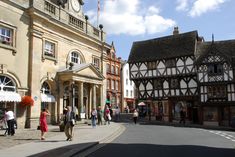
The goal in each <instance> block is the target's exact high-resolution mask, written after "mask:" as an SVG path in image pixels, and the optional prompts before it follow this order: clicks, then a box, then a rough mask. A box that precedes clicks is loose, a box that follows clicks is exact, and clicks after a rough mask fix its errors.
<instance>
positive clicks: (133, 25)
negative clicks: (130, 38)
mask: <svg viewBox="0 0 235 157" xmlns="http://www.w3.org/2000/svg"><path fill="white" fill-rule="evenodd" d="M142 2H143V1H142ZM103 3H104V4H103V6H102V8H101V14H100V18H99V21H100V22H99V23H102V24H103V25H104V30H105V31H106V32H107V33H108V34H116V35H119V34H127V35H143V34H155V33H158V32H163V31H165V30H167V29H168V28H170V27H173V26H174V25H175V24H176V22H175V21H174V20H172V19H167V18H164V17H162V16H161V15H160V9H159V8H157V7H155V6H150V7H148V8H144V5H142V4H141V0H109V1H108V0H107V1H103ZM143 10H146V12H144V11H143ZM94 13H95V11H89V12H87V15H88V16H89V18H90V19H89V21H91V22H93V23H94V22H96V14H94Z"/></svg>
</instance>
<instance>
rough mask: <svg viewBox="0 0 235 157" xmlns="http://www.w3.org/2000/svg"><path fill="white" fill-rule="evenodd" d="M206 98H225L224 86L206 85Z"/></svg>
mask: <svg viewBox="0 0 235 157" xmlns="http://www.w3.org/2000/svg"><path fill="white" fill-rule="evenodd" d="M207 89H208V90H207V91H208V98H226V97H227V94H226V86H222V85H221V86H208V87H207Z"/></svg>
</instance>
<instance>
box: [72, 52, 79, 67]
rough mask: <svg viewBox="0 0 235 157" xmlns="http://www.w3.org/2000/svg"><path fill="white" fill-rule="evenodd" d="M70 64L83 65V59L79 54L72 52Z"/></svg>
mask: <svg viewBox="0 0 235 157" xmlns="http://www.w3.org/2000/svg"><path fill="white" fill-rule="evenodd" d="M70 62H72V63H75V64H81V59H80V55H79V53H78V52H75V51H74V52H71V54H70Z"/></svg>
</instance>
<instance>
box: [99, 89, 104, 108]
mask: <svg viewBox="0 0 235 157" xmlns="http://www.w3.org/2000/svg"><path fill="white" fill-rule="evenodd" d="M100 106H101V108H103V106H104V102H103V85H100Z"/></svg>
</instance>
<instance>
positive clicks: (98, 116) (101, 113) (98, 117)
mask: <svg viewBox="0 0 235 157" xmlns="http://www.w3.org/2000/svg"><path fill="white" fill-rule="evenodd" d="M102 115H103V112H102V110H101V107H100V106H99V107H98V110H97V119H98V125H102V123H103V122H102Z"/></svg>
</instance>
